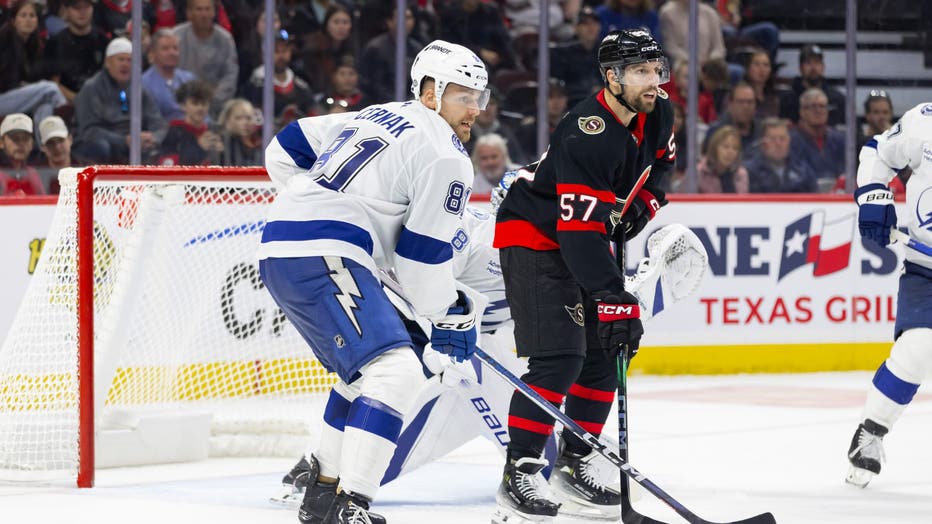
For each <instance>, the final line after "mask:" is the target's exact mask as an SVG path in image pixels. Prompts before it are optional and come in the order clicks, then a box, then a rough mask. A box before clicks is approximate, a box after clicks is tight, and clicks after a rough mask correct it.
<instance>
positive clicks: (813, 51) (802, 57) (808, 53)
mask: <svg viewBox="0 0 932 524" xmlns="http://www.w3.org/2000/svg"><path fill="white" fill-rule="evenodd" d="M816 59H817V60H820V61H821V60H822V48H821V47H819V46H817V45H815V44H806V45H804V46H803V48H802V49H800V50H799V63H800V64H803V63H806V62H808V61H809V60H816Z"/></svg>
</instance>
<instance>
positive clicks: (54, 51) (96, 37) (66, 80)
mask: <svg viewBox="0 0 932 524" xmlns="http://www.w3.org/2000/svg"><path fill="white" fill-rule="evenodd" d="M62 4H63V6H64V9H63V13H64V17H65V22H66V23H67V24H68V26H67V27H66V28H65V29H64V30H63V31H60V32H58V33H56V34H55V35H54V36H52V37H51V38H49V41H48V44H46V46H45V56H44V61H45V70H46V73H47V74H49V75H51V78H52V79H53V80H55V81H56V82H57V83H58V86H59V88H60V89H61V92H62V93H63V94H64V95H65V98H67V99H68V101H69V102H73V101H74V97H75V95H77V94H78V91H79V90H80V89H81V86H83V85H84V82H86V81H87V79H88V78H90V77H91V76H92V75H93V74H94V73H96V72H97V71H100V67H101V66H102V65H103V64H104V52H106V49H107V43H108V42H109V41H110V39H109V38H107V35H105V34H104V32H103V31H101V30H100V29H98V28H97V27H94V23H93V22H94V3H93V2H91V0H64V2H62Z"/></svg>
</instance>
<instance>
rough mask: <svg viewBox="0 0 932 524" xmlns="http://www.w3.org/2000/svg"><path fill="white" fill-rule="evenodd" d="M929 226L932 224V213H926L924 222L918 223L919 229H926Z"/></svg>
mask: <svg viewBox="0 0 932 524" xmlns="http://www.w3.org/2000/svg"><path fill="white" fill-rule="evenodd" d="M929 224H932V212H929V213H926V218H925V220H921V221H920V222H919V227H924V228H927V229H928V226H929Z"/></svg>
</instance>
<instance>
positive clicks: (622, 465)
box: [379, 271, 776, 524]
mask: <svg viewBox="0 0 932 524" xmlns="http://www.w3.org/2000/svg"><path fill="white" fill-rule="evenodd" d="M379 278H380V279H381V281H382V284H384V285H385V287H386V288H387V289H388V290H389V291H391V292H392V293H393V294H394V295H396V296H397V297H398V298H400V299H401V300H404V301H405V302H407V298H406V297H405V295H404V292H403V291H402V289H401V286H400V285H399V284H398V282H396V281H395V280H394V279H392V278H391V276H390V275H389V274H388V273H387V272H385V271H380V272H379ZM475 354H476V356H477V357H478V358H479V360H481V361H482V362H484V363H485V364H486V365H487V366H489V368H490V369H492V371H494V372H495V373H497V374H498V375H499V376H500V377H502V378H503V379H505V380H506V381H508V383H510V384H511V385H513V386H514V387H515V388H516V389H518V390H519V391H521V393H522V394H523V395H524V396H526V397H527V398H528V399H529V400H530V401H531V402H533V403H534V404H537V406H538V407H540V408H541V409H543V410H544V411H545V412H546V413H547V414H548V415H550V416H551V417H553V418H555V419H557V420H559V421H560V423H561V424H563V426H564V427H565V428H567V429H569V430H570V431H572V432H573V434H575V435H576V436H577V437H579V438H580V439H582V440H583V441H584V442H585V443H586V444H588V445H589V446H592V448H593V449H594V450H595V451H597V452H598V453H599V454H600V455H602V456H604V457H605V458H607V459H608V460H609V461H610V462H611V463H612V464H614V465H615V466H616V467H617V468H618V469H620V470H621V471H622V472H623V473H624V474H625V475H627V476H628V477H630V478H631V479H633V480H634V481H635V482H637V483H638V484H640V485H642V486H644V488H645V489H646V490H647V491H649V492H650V493H651V494H652V495H654V496H655V497H657V498H658V499H660V500H661V501H663V502H664V503H665V504H666V505H668V506H670V508H672V509H673V511H675V512H677V513H678V514H679V515H680V516H682V517H683V518H684V519H686V521H687V522H690V523H691V524H715V523H713V522H712V521H708V520H705V519H702V518H700V517H698V516H696V515H695V514H694V513H693V512H691V511H689V510H688V509H686V507H685V506H683V505H682V504H680V502H679V501H677V500H676V499H674V498H673V497H672V496H670V495H669V494H668V493H667V492H665V491H664V490H663V489H661V488H660V486H658V485H656V484H654V483H653V482H652V481H651V480H650V479H648V478H647V477H645V476H644V475H642V474H641V473H640V472H639V471H638V470H636V469H634V468H633V467H632V466H631V465H630V464H628V463H627V462H625V461H624V460H622V459H621V457H619V456H618V454H617V453H615V452H614V451H612V449H611V447H609V446H608V445H606V444H605V443H604V442H602V440H601V439H599V437H596V436H595V435H593V434H592V433H589V432H588V431H586V430H585V429H583V427H582V426H580V425H579V424H577V423H576V422H575V421H574V420H573V419H571V418H569V417H567V416H566V415H564V414H563V412H562V411H560V410H559V409H558V408H557V407H556V406H554V405H553V404H551V403H550V402H549V401H548V400H546V399H545V398H544V397H542V396H541V395H540V393H538V392H536V391H534V390H533V389H531V387H530V386H528V385H527V384H526V383H525V382H524V381H522V380H521V379H520V378H518V377H516V376H515V375H514V373H512V372H511V371H510V370H509V369H508V368H506V367H505V366H503V365H502V364H501V363H499V362H498V361H497V360H495V359H494V358H492V357H491V356H490V355H489V354H488V353H486V352H485V351H483V350H482V349H481V348H479V347H478V346H477V347H476V353H475ZM644 519H647V517H644ZM638 522H639V524H663V523H661V522H660V521H656V520H642V521H638ZM728 524H776V520H775V519H774V518H773V515H771V514H770V513H763V514H761V515H757V516H755V517H751V518H749V519H744V520H738V521H733V522H731V523H728Z"/></svg>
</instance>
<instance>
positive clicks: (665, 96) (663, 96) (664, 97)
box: [657, 87, 670, 100]
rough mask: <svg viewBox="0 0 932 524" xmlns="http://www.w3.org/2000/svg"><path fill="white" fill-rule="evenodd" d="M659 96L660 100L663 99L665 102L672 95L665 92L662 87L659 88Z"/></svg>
mask: <svg viewBox="0 0 932 524" xmlns="http://www.w3.org/2000/svg"><path fill="white" fill-rule="evenodd" d="M657 96H659V97H660V98H663V99H664V100H666V99H668V98H670V95H668V94H667V92H666V91H664V90H663V88H662V87H658V88H657Z"/></svg>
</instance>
